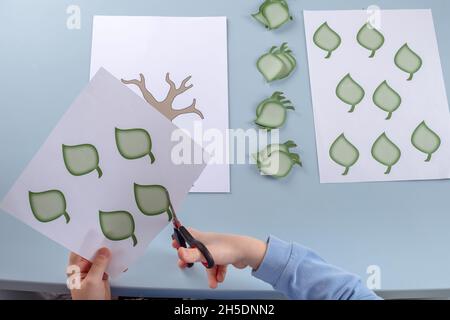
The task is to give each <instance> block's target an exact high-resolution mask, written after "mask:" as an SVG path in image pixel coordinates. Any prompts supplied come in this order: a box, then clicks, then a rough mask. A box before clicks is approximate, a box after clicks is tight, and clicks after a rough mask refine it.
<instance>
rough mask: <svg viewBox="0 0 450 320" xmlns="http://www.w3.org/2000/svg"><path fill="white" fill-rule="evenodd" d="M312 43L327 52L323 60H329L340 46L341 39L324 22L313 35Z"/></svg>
mask: <svg viewBox="0 0 450 320" xmlns="http://www.w3.org/2000/svg"><path fill="white" fill-rule="evenodd" d="M313 41H314V43H315V44H316V46H318V47H319V48H320V49H322V50H325V51H327V55H326V56H325V59H329V58H330V57H331V54H332V53H333V51H335V50H336V49H337V48H339V46H340V45H341V42H342V40H341V37H340V36H339V34H337V33H336V32H335V31H334V30H333V29H331V28H330V27H329V26H328V23H327V22H324V23H323V24H322V25H321V26H320V27H319V28H318V29H317V30H316V32H315V33H314V37H313Z"/></svg>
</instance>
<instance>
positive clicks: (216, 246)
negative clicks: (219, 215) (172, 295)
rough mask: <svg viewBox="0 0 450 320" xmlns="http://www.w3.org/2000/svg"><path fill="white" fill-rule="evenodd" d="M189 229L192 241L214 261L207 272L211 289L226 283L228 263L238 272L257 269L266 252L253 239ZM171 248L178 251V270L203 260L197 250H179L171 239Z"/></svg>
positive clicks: (260, 244) (177, 245) (263, 246)
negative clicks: (202, 247) (201, 247)
mask: <svg viewBox="0 0 450 320" xmlns="http://www.w3.org/2000/svg"><path fill="white" fill-rule="evenodd" d="M188 230H189V232H190V233H191V234H192V235H193V236H194V238H196V239H197V240H199V241H201V242H203V244H204V245H205V246H206V247H207V248H208V250H209V252H210V253H211V255H212V256H213V258H214V262H215V264H216V265H215V266H214V267H213V268H212V269H206V273H207V275H208V283H209V287H210V288H213V289H214V288H217V285H218V283H220V282H223V281H224V280H225V275H226V272H227V266H228V265H229V264H231V265H233V266H235V267H236V268H239V269H243V268H245V267H247V266H249V267H251V268H252V269H254V270H256V269H258V267H259V265H260V264H261V261H262V260H263V258H264V255H265V253H266V247H267V245H266V243H265V242H263V241H260V240H257V239H254V238H250V237H245V236H238V235H231V234H220V233H206V232H200V231H196V230H193V229H190V228H189V229H188ZM172 246H173V247H174V248H175V249H177V250H178V257H179V260H178V266H179V267H180V268H185V267H186V265H187V264H188V263H194V262H200V261H205V259H204V257H203V255H202V254H201V253H200V251H199V250H198V249H189V248H188V249H186V248H182V247H180V245H179V244H178V242H177V241H176V240H173V242H172Z"/></svg>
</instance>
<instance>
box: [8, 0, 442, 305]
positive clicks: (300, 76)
mask: <svg viewBox="0 0 450 320" xmlns="http://www.w3.org/2000/svg"><path fill="white" fill-rule="evenodd" d="M259 3H260V2H259V1H256V0H255V1H248V0H247V1H242V0H222V1H218V0H195V1H186V0H161V1H149V0H134V1H125V0H122V1H119V0H108V1H106V0H104V1H100V0H85V1H80V0H78V1H76V0H74V1H61V0H45V1H44V0H40V1H32V0H29V1H22V0H0V111H1V112H0V150H1V151H0V198H3V196H4V195H5V194H6V192H7V191H8V189H9V188H10V187H11V186H12V184H13V182H14V181H15V180H16V179H17V178H18V176H19V175H20V173H21V172H22V170H23V169H24V168H25V166H26V165H27V163H28V162H29V161H30V160H31V158H32V157H33V155H34V154H35V153H36V151H37V150H38V149H39V147H40V146H41V144H42V143H43V142H44V140H45V138H46V137H47V135H48V134H49V133H50V131H51V130H52V128H53V127H54V126H55V125H56V123H57V122H58V120H59V119H60V117H61V116H62V114H63V113H64V112H65V110H66V109H67V107H68V106H69V105H70V103H71V102H72V101H73V100H74V98H75V97H76V96H77V94H78V93H79V92H80V90H82V88H83V87H84V86H85V85H86V83H87V81H88V79H89V64H90V48H91V32H92V16H93V15H94V14H98V15H162V16H214V15H220V16H227V17H228V44H229V94H230V127H231V128H249V127H250V126H251V120H252V119H253V118H254V110H255V106H256V105H257V103H258V102H259V101H260V100H262V99H263V98H264V97H265V96H267V95H270V94H271V93H272V92H273V91H274V90H282V91H284V92H285V93H286V95H287V96H288V97H289V98H290V99H291V100H293V101H294V103H295V105H296V107H297V112H296V113H295V114H291V115H290V118H289V120H288V123H287V126H286V127H285V128H284V129H283V130H282V132H281V135H282V138H283V139H285V140H287V139H293V140H295V141H296V142H297V143H298V144H299V145H300V147H301V149H300V150H301V151H300V153H301V156H302V159H303V162H304V167H303V169H297V168H296V170H295V172H293V174H292V175H291V176H290V177H288V178H287V179H285V180H282V181H273V180H271V179H265V178H264V177H261V176H259V175H258V173H257V171H256V170H255V168H254V167H253V166H250V165H240V166H232V168H231V187H232V193H231V194H195V195H189V197H188V199H187V201H186V202H185V204H184V206H183V208H184V210H183V211H182V212H180V215H181V217H182V219H183V222H184V223H185V224H186V225H191V226H193V227H195V228H197V229H201V230H211V231H220V232H233V233H243V234H248V235H251V236H255V237H259V238H261V239H264V238H266V237H267V235H268V234H269V233H272V234H274V235H277V236H278V237H281V238H284V239H286V240H290V241H297V242H299V243H302V244H304V245H307V246H310V247H312V248H314V249H316V250H317V251H318V252H320V253H321V255H322V256H323V257H325V258H326V259H327V260H328V261H330V262H332V263H334V264H337V265H339V266H342V267H343V268H345V269H347V270H349V271H352V272H355V273H358V274H359V275H361V276H362V277H363V281H365V279H366V278H367V275H366V268H367V266H369V265H371V264H376V265H378V266H380V267H381V272H382V274H381V276H382V282H381V285H382V289H383V290H424V289H447V288H448V289H450V275H449V270H450V254H449V253H448V250H447V245H448V243H450V232H449V230H450V211H449V209H448V207H449V206H448V204H449V196H448V195H449V191H450V188H449V187H450V182H449V181H425V182H394V183H359V184H345V185H321V184H319V178H318V168H317V159H316V148H315V140H314V127H313V115H312V106H311V97H310V91H309V81H308V68H307V60H306V48H305V37H304V28H303V18H302V12H301V10H302V9H363V8H366V7H367V6H368V5H371V4H374V3H373V2H371V1H357V0H353V1H349V0H346V1H337V0H336V1H331V0H328V1H325V0H324V1H317V0H316V1H314V0H310V1H298V0H290V1H289V3H290V6H291V9H292V13H293V15H294V17H295V20H294V21H293V22H292V23H290V24H289V25H287V26H285V27H283V28H282V29H281V30H277V31H273V32H268V31H266V30H264V28H262V27H261V26H260V25H259V24H258V23H256V22H255V21H253V20H252V19H251V18H250V16H249V14H250V13H252V12H254V11H256V9H257V8H258V5H259ZM69 4H78V5H79V6H80V7H81V14H82V26H81V30H68V29H67V28H66V19H67V15H66V12H65V11H66V8H67V6H68V5H69ZM375 4H377V5H379V6H380V7H382V8H432V9H433V15H434V21H435V26H436V32H437V37H438V41H439V49H440V54H441V57H442V59H441V60H442V65H443V71H444V75H445V80H446V83H447V92H449V90H448V88H449V84H450V60H449V59H448V58H449V57H450V41H449V37H448V32H449V30H450V19H449V16H450V2H449V1H445V0H432V1H430V0H427V1H425V0H423V1H419V0H415V1H411V0H408V1H406V0H402V1H399V0H397V1H378V2H377V3H375ZM284 41H287V42H289V46H290V47H291V48H292V50H293V51H294V53H295V55H296V57H297V59H298V68H297V71H296V72H295V74H294V75H293V76H292V77H291V78H290V79H288V80H286V81H283V82H278V83H275V84H271V85H268V84H265V83H264V82H263V81H262V79H261V76H260V74H258V72H257V70H256V68H255V60H256V59H257V57H258V56H259V55H260V54H261V53H263V52H264V51H265V50H267V48H269V47H270V46H272V45H278V44H281V43H282V42H284ZM198 49H199V50H201V48H198ZM182 50H183V48H180V54H181V53H182ZM67 255H68V252H67V251H66V250H65V249H64V248H63V247H61V246H59V245H58V244H56V243H54V242H52V241H50V240H48V239H47V238H45V237H44V236H42V235H40V234H39V233H37V232H36V231H34V230H32V229H31V228H29V227H27V226H25V225H23V224H22V223H20V222H19V221H17V220H15V219H14V218H12V217H11V216H9V215H6V214H3V213H2V214H1V215H0V261H1V262H0V288H10V289H27V290H33V289H42V290H58V291H61V290H64V282H65V275H64V271H65V266H66V260H67ZM113 286H114V289H115V293H116V294H134V295H159V296H197V297H225V296H228V297H263V296H265V297H268V296H272V295H273V293H272V292H270V291H269V290H270V287H268V286H267V285H265V284H263V283H262V282H260V281H258V280H256V279H253V278H251V277H250V276H249V274H248V271H235V270H233V271H231V272H230V274H229V279H228V281H226V283H225V284H224V285H223V286H222V287H221V289H220V290H216V291H210V290H207V286H206V277H205V275H204V271H203V269H202V267H201V266H196V267H195V268H193V269H191V270H188V271H185V272H181V271H179V270H178V269H177V267H176V253H175V252H174V251H173V250H172V249H171V248H170V228H167V229H166V230H165V231H164V232H163V233H162V234H161V235H160V236H159V237H158V238H157V240H156V241H155V242H154V243H153V244H152V245H151V246H150V248H149V250H148V253H147V255H146V256H145V257H143V258H142V259H141V260H140V261H139V263H137V264H136V265H134V266H133V267H132V268H130V269H129V271H128V272H127V273H126V274H125V275H124V276H122V277H121V278H120V279H118V280H117V281H115V282H114V283H113ZM193 290H195V291H193Z"/></svg>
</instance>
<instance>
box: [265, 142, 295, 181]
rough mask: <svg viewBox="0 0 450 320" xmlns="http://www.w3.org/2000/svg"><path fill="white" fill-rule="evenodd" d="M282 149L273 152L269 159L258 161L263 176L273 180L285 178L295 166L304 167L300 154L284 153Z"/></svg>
mask: <svg viewBox="0 0 450 320" xmlns="http://www.w3.org/2000/svg"><path fill="white" fill-rule="evenodd" d="M281 149H282V148H279V149H278V150H276V151H271V152H270V154H269V156H268V157H267V158H264V159H263V158H259V159H258V161H257V166H258V168H259V170H260V172H261V173H262V174H264V175H267V176H271V177H273V178H284V177H286V176H287V175H288V174H289V173H290V172H291V170H292V167H293V166H294V165H296V164H297V165H299V166H302V163H301V160H300V156H299V155H298V154H296V153H290V152H284V151H282V150H281Z"/></svg>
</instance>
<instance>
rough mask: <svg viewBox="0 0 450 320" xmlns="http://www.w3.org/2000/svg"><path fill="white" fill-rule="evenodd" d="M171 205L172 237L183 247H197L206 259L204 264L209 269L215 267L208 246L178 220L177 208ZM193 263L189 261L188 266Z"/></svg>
mask: <svg viewBox="0 0 450 320" xmlns="http://www.w3.org/2000/svg"><path fill="white" fill-rule="evenodd" d="M169 207H170V211H171V212H172V223H173V234H172V239H173V240H176V241H177V242H178V244H179V245H180V246H181V247H183V248H187V246H188V245H189V247H190V248H197V249H198V250H199V251H200V252H201V254H202V255H203V257H205V260H206V262H204V261H202V264H203V265H204V266H205V267H206V268H207V269H211V268H212V267H214V265H215V263H214V259H213V257H212V255H211V253H210V252H209V250H208V248H206V246H205V245H204V244H203V243H202V242H201V241H199V240H197V239H195V238H194V236H193V235H192V234H191V233H190V232H189V231H188V230H187V229H186V228H185V227H184V226H183V225H182V224H181V222H180V220H178V217H177V215H176V213H175V210H174V209H173V207H172V203H170V204H169ZM193 265H194V264H193V263H188V264H187V267H188V268H191V267H192V266H193Z"/></svg>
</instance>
